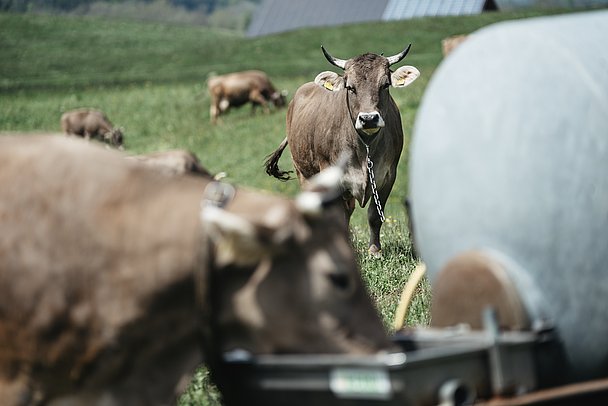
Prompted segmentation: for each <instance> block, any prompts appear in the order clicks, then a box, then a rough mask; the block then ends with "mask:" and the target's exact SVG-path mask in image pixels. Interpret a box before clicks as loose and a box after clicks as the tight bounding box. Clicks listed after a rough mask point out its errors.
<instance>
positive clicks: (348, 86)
mask: <svg viewBox="0 0 608 406" xmlns="http://www.w3.org/2000/svg"><path fill="white" fill-rule="evenodd" d="M346 90H348V91H349V92H353V94H357V90H356V89H355V88H354V87H352V86H350V85H346Z"/></svg>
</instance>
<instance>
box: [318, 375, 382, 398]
mask: <svg viewBox="0 0 608 406" xmlns="http://www.w3.org/2000/svg"><path fill="white" fill-rule="evenodd" d="M329 387H330V388H331V391H332V392H333V393H334V394H335V395H336V396H337V397H339V398H348V399H390V398H391V393H392V390H391V380H390V378H389V375H388V371H386V370H385V369H380V368H334V369H332V370H331V372H330V373H329Z"/></svg>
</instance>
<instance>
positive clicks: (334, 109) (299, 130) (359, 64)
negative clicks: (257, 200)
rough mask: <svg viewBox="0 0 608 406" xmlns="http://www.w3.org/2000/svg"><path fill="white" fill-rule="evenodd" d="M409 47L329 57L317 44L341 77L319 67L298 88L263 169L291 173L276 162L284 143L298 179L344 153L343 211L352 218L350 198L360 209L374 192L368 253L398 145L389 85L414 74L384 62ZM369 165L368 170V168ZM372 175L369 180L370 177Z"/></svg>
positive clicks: (376, 241)
mask: <svg viewBox="0 0 608 406" xmlns="http://www.w3.org/2000/svg"><path fill="white" fill-rule="evenodd" d="M410 46H411V44H410ZM410 46H408V47H407V48H406V49H405V50H403V51H402V52H401V53H399V54H397V55H394V56H390V57H388V58H387V57H384V56H381V55H376V54H371V53H367V54H363V55H360V56H357V57H355V58H352V59H349V60H342V59H338V58H334V57H333V56H331V55H330V54H329V53H328V52H327V51H326V50H325V48H323V47H321V48H322V50H323V54H324V55H325V57H326V58H327V60H328V61H329V62H330V63H331V64H332V65H335V66H337V67H339V68H340V69H343V70H344V76H339V75H338V74H336V73H334V72H329V71H326V72H322V73H320V74H319V75H317V77H316V78H315V81H314V83H313V82H309V83H306V84H304V85H302V86H301V87H300V88H299V89H298V90H297V91H296V93H295V95H294V97H293V100H292V101H291V103H290V104H289V108H288V110H287V137H286V138H285V139H284V140H283V142H282V143H281V144H280V145H279V147H278V148H277V150H276V151H275V152H274V153H273V154H271V155H270V156H269V157H268V159H267V161H266V172H267V173H268V174H269V175H272V176H275V177H277V178H279V179H282V180H286V179H289V175H288V173H287V172H285V171H281V170H280V169H279V166H278V162H279V158H280V157H281V154H282V153H283V150H284V149H285V147H286V146H287V144H288V143H289V148H290V150H291V155H292V160H293V165H294V167H295V169H296V173H297V175H298V178H299V180H300V184H301V185H304V184H306V180H307V179H309V178H310V177H312V176H313V175H315V174H316V173H318V172H319V171H321V170H323V169H325V168H327V167H329V166H331V165H333V164H334V163H335V162H336V160H337V159H338V157H339V156H340V155H342V154H346V155H347V156H348V166H347V168H346V175H345V177H344V179H343V181H342V190H343V198H344V206H345V210H346V216H347V218H348V219H350V216H351V215H352V213H353V211H354V209H355V201H358V202H359V205H360V206H361V207H365V205H366V204H367V202H368V201H369V200H370V198H372V200H373V201H372V202H371V203H370V206H369V208H368V210H367V217H368V223H369V227H370V239H369V252H370V253H371V254H373V255H377V254H378V253H379V252H380V249H381V245H380V227H381V226H382V221H383V220H382V215H380V213H381V212H382V210H384V205H385V203H386V201H387V199H388V196H389V193H390V192H391V189H392V188H393V184H394V182H395V177H396V175H397V164H398V162H399V157H400V156H401V150H402V148H403V130H402V127H401V115H400V114H399V109H398V108H397V105H396V104H395V101H394V100H393V98H392V97H391V95H390V93H389V88H390V87H391V86H393V87H397V88H399V87H405V86H408V85H409V84H410V83H412V82H413V81H414V80H416V78H417V77H418V76H419V75H420V72H419V71H418V69H416V68H415V67H413V66H402V67H400V68H399V69H397V70H396V71H394V72H392V71H391V70H390V66H391V65H394V64H395V63H397V62H399V61H401V60H402V59H403V58H405V56H406V55H407V53H408V52H409V49H410ZM370 166H373V170H372V172H368V167H370ZM371 176H373V179H374V180H375V182H374V183H372V182H370V177H371ZM374 186H375V187H374ZM374 190H376V191H377V194H376V196H374V193H373V191H374ZM375 197H377V202H376V198H375Z"/></svg>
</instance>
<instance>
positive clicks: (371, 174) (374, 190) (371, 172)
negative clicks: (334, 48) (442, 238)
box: [345, 89, 386, 223]
mask: <svg viewBox="0 0 608 406" xmlns="http://www.w3.org/2000/svg"><path fill="white" fill-rule="evenodd" d="M345 90H346V109H347V110H348V115H349V116H350V122H351V123H352V125H353V130H355V134H357V138H359V141H361V143H362V144H363V145H364V146H365V159H366V161H367V177H368V178H369V183H370V186H371V188H372V196H373V198H374V203H375V204H376V210H377V211H378V215H379V216H380V221H381V222H383V223H384V222H385V221H386V218H385V217H384V211H383V210H382V204H381V203H380V196H378V187H377V186H376V178H375V176H374V162H373V161H372V160H371V158H370V157H369V145H368V144H367V142H365V140H364V139H363V137H361V134H359V131H357V127H355V120H354V119H353V114H352V112H351V111H350V100H349V98H348V89H345Z"/></svg>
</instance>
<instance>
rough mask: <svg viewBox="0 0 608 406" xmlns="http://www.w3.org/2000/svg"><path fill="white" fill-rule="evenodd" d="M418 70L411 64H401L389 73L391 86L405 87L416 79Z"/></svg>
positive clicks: (418, 73) (418, 74)
mask: <svg viewBox="0 0 608 406" xmlns="http://www.w3.org/2000/svg"><path fill="white" fill-rule="evenodd" d="M418 76H420V71H419V70H418V69H416V68H415V67H413V66H407V65H406V66H402V67H400V68H399V69H397V70H396V71H394V72H393V73H392V74H391V83H392V85H393V87H406V86H408V85H410V84H411V83H412V82H413V81H414V80H416V79H418Z"/></svg>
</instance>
